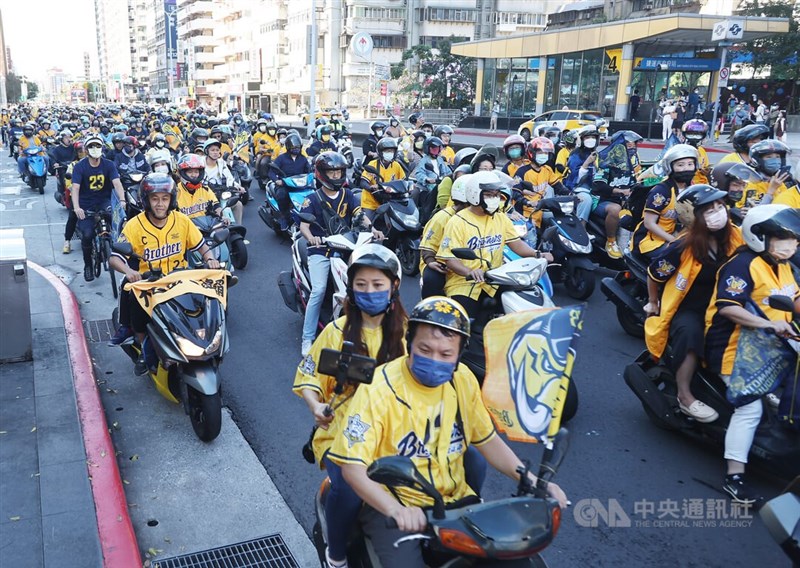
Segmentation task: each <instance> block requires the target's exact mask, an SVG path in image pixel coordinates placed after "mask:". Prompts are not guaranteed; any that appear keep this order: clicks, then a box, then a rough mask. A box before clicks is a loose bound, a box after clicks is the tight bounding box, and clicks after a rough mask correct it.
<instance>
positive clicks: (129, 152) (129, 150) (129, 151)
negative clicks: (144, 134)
mask: <svg viewBox="0 0 800 568" xmlns="http://www.w3.org/2000/svg"><path fill="white" fill-rule="evenodd" d="M122 151H123V152H125V153H126V154H127V155H128V156H130V155H132V154H133V146H123V148H122Z"/></svg>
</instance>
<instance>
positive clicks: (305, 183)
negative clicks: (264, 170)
mask: <svg viewBox="0 0 800 568" xmlns="http://www.w3.org/2000/svg"><path fill="white" fill-rule="evenodd" d="M269 167H270V168H272V169H274V170H275V171H276V172H278V175H279V176H280V177H281V181H282V182H283V185H285V186H286V189H287V191H288V192H289V200H290V202H291V204H292V211H291V218H292V224H291V225H290V226H289V228H288V229H287V230H284V229H282V228H281V218H282V215H281V212H280V209H279V208H278V201H277V200H276V199H275V188H276V185H275V183H274V182H272V181H270V182H269V183H268V184H267V200H266V202H265V203H264V205H262V206H261V207H259V208H258V216H259V217H261V220H262V221H264V223H265V224H266V225H267V227H269V228H270V229H272V230H273V231H275V234H276V235H278V236H279V237H282V236H284V235H288V236H289V237H292V238H294V235H295V234H296V233H297V232H298V230H299V227H300V221H299V219H300V218H299V217H298V216H297V213H298V212H299V211H300V209H301V208H302V206H303V201H305V199H306V197H308V195H309V194H310V193H311V192H312V191H314V174H313V173H307V174H299V175H296V176H287V175H286V174H285V173H283V171H282V170H281V169H280V168H279V167H278V166H276V165H275V164H270V165H269Z"/></svg>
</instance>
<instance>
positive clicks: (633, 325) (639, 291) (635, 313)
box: [600, 250, 650, 338]
mask: <svg viewBox="0 0 800 568" xmlns="http://www.w3.org/2000/svg"><path fill="white" fill-rule="evenodd" d="M622 255H623V259H624V261H625V265H626V269H625V270H621V271H620V272H617V273H616V274H615V275H614V276H613V277H611V276H606V277H605V278H603V279H602V280H601V281H600V290H602V292H603V294H605V296H606V298H608V299H609V300H610V301H611V302H613V304H614V305H615V306H616V310H617V320H618V321H619V325H621V326H622V329H624V330H625V333H627V334H628V335H630V336H632V337H639V338H642V337H644V320H645V319H646V318H647V315H646V314H645V313H644V307H645V306H646V305H647V301H648V297H647V267H648V265H649V264H650V262H649V261H648V260H647V258H645V257H643V256H642V255H640V254H638V253H636V252H632V251H630V250H624V251H623V252H622Z"/></svg>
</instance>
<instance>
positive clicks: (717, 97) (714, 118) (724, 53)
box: [710, 43, 728, 139]
mask: <svg viewBox="0 0 800 568" xmlns="http://www.w3.org/2000/svg"><path fill="white" fill-rule="evenodd" d="M720 46H721V47H722V54H721V55H720V61H719V63H720V65H719V68H720V71H721V70H722V69H725V68H726V67H727V65H728V61H727V60H728V46H727V44H723V43H720ZM717 74H718V75H719V71H717ZM721 96H722V87H720V84H719V76H717V88H716V93H714V101H713V103H712V104H713V105H714V114H713V115H712V118H711V133H710V134H711V136H712V139H713V136H714V131H715V129H716V128H717V115H718V114H719V108H720V106H722V101H721V100H720V97H721ZM719 134H720V136H722V129H720V132H719Z"/></svg>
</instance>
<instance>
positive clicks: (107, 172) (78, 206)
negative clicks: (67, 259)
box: [71, 136, 125, 282]
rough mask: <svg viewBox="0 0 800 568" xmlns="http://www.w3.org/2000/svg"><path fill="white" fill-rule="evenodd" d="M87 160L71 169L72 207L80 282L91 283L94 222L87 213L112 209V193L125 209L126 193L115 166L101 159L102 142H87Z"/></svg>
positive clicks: (96, 138) (109, 161)
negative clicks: (79, 256) (79, 255)
mask: <svg viewBox="0 0 800 568" xmlns="http://www.w3.org/2000/svg"><path fill="white" fill-rule="evenodd" d="M85 147H86V153H87V154H88V156H87V157H86V158H84V159H83V160H81V161H80V162H78V163H77V164H76V165H75V167H74V168H73V169H72V188H71V194H72V195H71V197H72V207H73V209H74V211H75V215H76V216H77V217H78V227H77V228H78V231H79V232H80V235H81V249H82V250H83V278H84V280H86V281H87V282H91V281H92V280H94V268H93V267H92V246H93V244H92V241H93V240H94V219H93V218H91V217H87V216H86V211H87V210H91V211H95V212H101V211H107V210H109V209H110V208H111V190H112V187H113V190H114V191H115V192H116V193H117V198H118V199H119V201H120V204H121V205H122V206H123V207H125V192H124V190H123V189H122V183H120V181H119V173H118V172H117V168H116V166H115V165H114V162H112V161H111V160H107V159H105V158H104V157H103V140H102V139H101V138H100V137H99V136H90V137H89V138H88V139H87V140H86V144H85Z"/></svg>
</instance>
